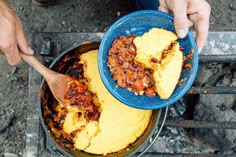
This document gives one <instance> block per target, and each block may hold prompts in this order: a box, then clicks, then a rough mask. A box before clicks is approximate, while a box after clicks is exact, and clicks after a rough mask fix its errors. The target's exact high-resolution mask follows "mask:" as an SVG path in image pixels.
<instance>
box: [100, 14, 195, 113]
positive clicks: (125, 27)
mask: <svg viewBox="0 0 236 157" xmlns="http://www.w3.org/2000/svg"><path fill="white" fill-rule="evenodd" d="M153 27H156V28H163V29H166V30H169V31H172V32H175V29H174V23H173V17H172V16H170V15H169V14H166V13H162V12H159V11H156V10H142V11H136V12H133V13H130V14H128V15H126V16H123V17H122V18H120V19H119V20H118V21H116V22H115V23H114V24H112V25H111V27H110V28H109V29H108V30H107V32H106V33H105V34H104V37H103V38H102V41H101V44H100V47H99V54H98V68H99V73H100V76H101V79H102V81H103V83H104V85H105V86H106V88H107V89H108V91H109V92H110V93H111V94H112V95H113V96H114V97H115V98H116V99H118V100H119V101H121V102H123V103H124V104H126V105H128V106H130V107H134V108H139V109H159V108H163V107H165V106H168V105H171V104H173V103H175V102H176V101H178V100H179V99H180V98H181V97H183V96H184V94H186V92H187V91H188V90H189V88H190V87H191V86H192V84H193V82H194V79H195V77H196V74H197V70H198V64H199V61H198V50H197V46H196V43H195V39H194V38H193V36H192V34H191V33H190V32H189V33H188V35H187V36H186V37H185V38H184V39H178V42H179V43H180V46H181V47H183V48H184V55H185V56H187V55H188V54H189V53H190V51H191V49H192V48H193V49H194V55H193V60H190V61H189V63H190V64H191V65H192V72H191V73H190V71H189V70H183V71H182V73H181V78H187V79H186V81H185V82H184V83H182V84H180V85H177V86H176V88H175V90H174V92H173V93H172V95H171V97H170V98H169V99H166V100H162V99H160V97H159V96H155V97H148V96H146V95H143V96H137V95H135V94H134V93H132V92H130V91H128V90H126V89H125V88H121V87H116V81H114V80H113V78H112V75H111V73H110V70H109V68H108V67H107V56H108V51H109V49H110V48H111V45H112V42H113V41H114V40H115V39H116V38H118V37H119V36H122V35H124V36H127V35H129V34H135V35H137V36H140V35H142V34H144V33H145V32H147V31H148V30H149V29H151V28H153Z"/></svg>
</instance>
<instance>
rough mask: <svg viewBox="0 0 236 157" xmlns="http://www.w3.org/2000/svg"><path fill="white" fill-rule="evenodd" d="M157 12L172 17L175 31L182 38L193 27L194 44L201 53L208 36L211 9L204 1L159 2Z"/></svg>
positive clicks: (172, 0) (171, 0) (166, 0)
mask: <svg viewBox="0 0 236 157" xmlns="http://www.w3.org/2000/svg"><path fill="white" fill-rule="evenodd" d="M158 10H159V11H163V12H166V13H170V14H172V15H174V25H175V30H176V33H177V35H178V37H179V38H184V37H185V36H186V35H187V33H188V29H189V27H190V26H192V25H194V27H195V31H196V43H197V46H198V50H199V52H201V50H202V48H203V46H204V43H205V41H206V40H207V36H208V29H209V20H210V13H211V7H210V5H209V4H208V3H207V2H206V1H205V0H160V6H159V8H158Z"/></svg>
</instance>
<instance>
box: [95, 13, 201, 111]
mask: <svg viewBox="0 0 236 157" xmlns="http://www.w3.org/2000/svg"><path fill="white" fill-rule="evenodd" d="M144 14H146V15H154V16H161V17H162V18H167V19H168V20H171V22H173V21H174V18H173V16H171V15H170V14H167V13H164V12H160V11H157V10H139V11H135V12H132V13H129V14H127V15H124V16H123V17H121V18H120V19H118V20H117V21H115V22H114V23H113V24H112V25H111V26H110V27H109V28H108V30H107V31H106V32H105V33H104V36H103V38H102V40H101V43H100V46H99V52H98V69H99V74H100V77H101V79H102V82H103V83H104V85H105V87H106V88H107V90H108V91H109V92H110V93H111V94H112V95H113V96H114V97H115V98H116V99H118V100H119V101H121V102H122V103H124V104H125V105H127V106H130V107H134V108H138V109H147V110H153V109H160V108H163V107H166V106H169V105H171V104H174V103H175V102H177V101H178V100H179V99H180V98H182V97H183V96H184V95H185V94H186V93H187V92H188V90H189V89H190V88H191V86H192V84H193V82H194V80H195V78H196V75H197V71H198V64H199V56H198V48H197V45H196V42H195V39H194V37H193V35H192V33H191V32H190V31H189V32H188V33H187V35H186V37H185V38H187V37H188V38H189V42H190V43H191V45H192V49H194V54H193V63H192V72H191V75H190V76H189V78H188V79H187V80H186V81H187V82H186V84H185V86H184V87H183V89H182V90H181V91H180V92H179V93H178V94H177V95H176V96H175V97H170V98H171V99H170V98H168V99H169V101H167V102H166V103H161V104H159V103H158V102H157V103H156V105H145V104H142V105H137V104H138V103H130V101H128V100H126V99H124V98H123V97H121V96H120V95H119V94H117V93H116V92H114V89H113V87H111V86H110V85H109V83H108V80H107V78H106V76H105V74H104V70H105V69H104V66H103V59H102V57H103V53H104V49H103V47H104V46H105V44H106V41H107V38H108V37H109V35H110V34H111V33H112V31H113V30H114V29H115V28H116V27H117V26H119V25H120V24H121V23H123V22H124V21H127V20H129V19H131V18H133V17H136V16H142V15H144ZM106 62H107V60H106ZM119 88H122V87H119ZM168 99H166V100H168Z"/></svg>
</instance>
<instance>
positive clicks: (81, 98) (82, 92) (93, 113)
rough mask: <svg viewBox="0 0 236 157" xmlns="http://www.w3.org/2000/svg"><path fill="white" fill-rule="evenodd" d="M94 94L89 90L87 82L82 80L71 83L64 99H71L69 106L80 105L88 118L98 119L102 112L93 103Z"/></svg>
mask: <svg viewBox="0 0 236 157" xmlns="http://www.w3.org/2000/svg"><path fill="white" fill-rule="evenodd" d="M93 97H94V94H93V93H91V92H90V91H89V90H88V87H87V85H86V84H84V83H83V82H80V81H74V82H72V83H70V84H69V87H68V90H67V91H66V94H65V96H64V99H66V100H68V101H69V106H67V107H70V106H76V107H78V108H79V109H80V110H81V112H85V114H86V119H87V120H98V119H99V117H100V112H99V111H98V107H97V106H96V105H95V104H94V103H93Z"/></svg>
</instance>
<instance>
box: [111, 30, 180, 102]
mask: <svg viewBox="0 0 236 157" xmlns="http://www.w3.org/2000/svg"><path fill="white" fill-rule="evenodd" d="M176 39H177V36H176V34H174V33H173V32H170V31H167V30H163V29H158V28H152V29H151V30H150V31H149V32H146V33H144V34H143V35H142V36H140V37H136V36H134V35H130V36H128V37H125V36H121V37H119V38H118V39H116V40H114V42H113V44H112V47H111V48H110V50H109V55H108V67H109V69H110V71H111V74H112V75H113V79H114V80H115V81H117V85H118V86H120V87H123V88H126V89H128V90H130V91H132V92H134V93H135V94H136V95H143V94H144V93H145V94H146V95H148V96H156V95H157V94H158V95H159V96H160V98H161V99H168V98H169V97H170V96H171V94H172V93H173V91H174V89H175V87H176V85H177V83H178V80H179V78H180V74H181V71H182V64H183V53H182V51H181V50H180V47H179V43H178V42H177V41H176Z"/></svg>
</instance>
